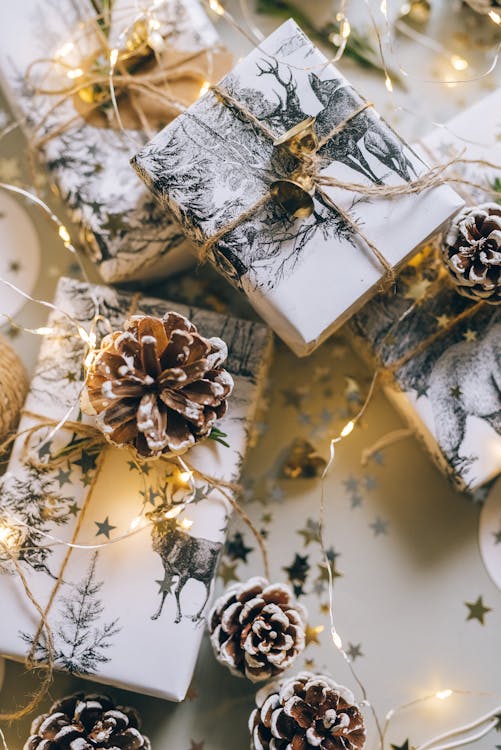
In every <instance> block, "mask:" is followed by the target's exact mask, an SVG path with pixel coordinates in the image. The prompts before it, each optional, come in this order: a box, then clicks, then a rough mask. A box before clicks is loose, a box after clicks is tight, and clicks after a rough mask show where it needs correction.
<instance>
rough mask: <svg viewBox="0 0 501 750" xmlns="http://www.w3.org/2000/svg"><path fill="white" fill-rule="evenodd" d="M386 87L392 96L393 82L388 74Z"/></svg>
mask: <svg viewBox="0 0 501 750" xmlns="http://www.w3.org/2000/svg"><path fill="white" fill-rule="evenodd" d="M384 85H385V86H386V90H387V91H389V92H390V94H391V93H392V92H393V84H392V82H391V78H390V76H389V75H388V73H387V74H386V78H385V82H384Z"/></svg>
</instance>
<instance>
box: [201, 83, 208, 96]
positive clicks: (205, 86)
mask: <svg viewBox="0 0 501 750" xmlns="http://www.w3.org/2000/svg"><path fill="white" fill-rule="evenodd" d="M209 89H210V83H209V81H204V82H203V83H202V85H201V86H200V93H199V96H203V95H204V94H206V93H207V92H208V90H209Z"/></svg>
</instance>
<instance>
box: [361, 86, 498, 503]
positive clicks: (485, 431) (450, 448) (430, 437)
mask: <svg viewBox="0 0 501 750" xmlns="http://www.w3.org/2000/svg"><path fill="white" fill-rule="evenodd" d="M500 112H501V90H499V91H497V92H495V93H493V94H491V95H490V96H488V97H486V98H485V99H483V100H481V101H480V102H478V103H477V104H475V105H473V106H472V107H470V108H468V109H467V110H466V111H465V112H463V113H462V114H460V115H458V116H457V117H454V118H453V119H452V120H451V121H450V122H448V123H447V124H446V126H445V127H440V128H437V129H435V130H434V131H433V132H432V133H430V134H429V135H428V136H427V137H426V138H424V139H423V141H422V142H421V144H418V145H417V148H421V149H422V151H423V153H424V154H425V155H426V156H427V158H429V159H432V160H433V159H435V160H436V161H437V162H439V161H444V160H449V159H452V158H453V157H455V156H457V157H461V158H465V159H468V160H470V159H471V160H485V161H488V162H490V163H492V164H494V165H499V170H496V169H494V168H489V167H486V166H479V165H476V164H461V163H459V164H458V165H457V166H455V167H454V171H455V172H456V173H457V174H458V176H461V177H464V179H465V180H468V181H470V182H473V183H476V184H478V185H479V187H478V188H473V187H471V186H469V185H461V186H460V190H461V193H462V195H463V196H464V198H465V200H466V202H467V204H468V205H476V204H479V203H484V202H486V201H492V200H493V196H492V194H489V193H487V192H486V191H484V190H483V189H482V186H485V187H486V188H488V187H489V186H491V185H492V184H493V183H494V180H495V178H499V177H501V143H500V141H499V127H500V122H501V121H500ZM416 300H417V301H418V304H416ZM474 306H475V302H473V301H471V300H467V299H465V298H464V297H461V296H460V295H459V294H458V293H457V292H456V290H455V288H454V285H453V284H452V282H451V281H450V279H449V276H448V274H447V273H446V272H445V271H444V268H443V266H442V263H441V261H440V260H439V259H438V257H437V255H436V254H432V255H430V256H427V257H425V258H424V259H423V260H422V261H420V262H419V263H415V264H413V266H409V267H408V268H407V269H405V270H404V271H403V272H402V274H401V276H400V277H399V280H398V286H397V293H396V294H393V295H381V296H380V297H378V298H377V299H375V300H374V301H373V302H371V303H370V304H369V305H367V306H366V307H365V308H364V309H363V310H362V311H361V312H360V313H358V314H357V315H356V316H355V317H354V318H353V320H352V322H351V323H350V327H351V330H352V331H353V333H354V334H355V341H356V342H357V344H358V346H359V347H361V349H362V350H363V351H364V352H365V353H366V354H367V356H368V357H369V358H370V360H371V361H372V362H374V363H375V364H376V365H384V366H385V367H386V368H391V367H392V366H394V365H395V362H397V361H399V360H400V358H401V357H406V358H408V357H409V355H412V352H413V351H414V350H416V348H417V347H418V346H421V345H422V343H423V342H424V341H426V339H427V338H428V337H434V336H435V335H436V334H437V333H438V337H437V338H436V340H434V341H433V342H430V345H429V346H428V347H426V348H425V350H424V351H421V352H418V351H416V354H415V356H411V357H410V359H409V361H407V362H406V363H405V364H404V365H402V367H399V368H397V371H396V372H395V373H394V377H393V378H392V380H391V382H389V383H388V381H387V385H386V388H385V390H386V393H387V394H388V397H389V398H390V400H391V401H392V402H393V403H394V404H395V406H396V407H397V409H399V411H401V413H402V414H403V415H404V417H405V418H406V420H407V421H408V423H409V425H410V426H411V427H412V428H413V430H415V432H416V434H417V435H418V436H419V437H420V438H421V440H422V442H423V443H424V444H425V446H426V447H427V449H428V451H429V452H430V454H431V455H432V456H433V458H434V459H435V460H436V462H437V463H438V464H439V466H440V467H441V468H442V469H443V470H444V471H445V472H446V473H447V474H448V475H449V476H450V477H451V478H452V480H453V481H454V482H455V483H456V484H457V485H458V486H459V487H460V488H461V489H469V490H475V489H476V488H478V487H479V486H480V485H482V484H484V483H485V482H487V481H489V480H490V479H492V478H493V477H495V476H496V475H497V474H498V473H499V472H500V471H501V417H500V415H501V398H500V396H499V388H498V387H497V386H495V385H494V384H495V383H497V382H499V380H498V379H499V364H500V362H501V349H500V343H499V342H500V334H499V332H500V331H501V311H500V309H499V307H496V306H494V305H488V304H485V303H484V304H483V305H482V307H481V308H480V309H479V310H477V311H476V312H473V313H472V314H471V315H470V314H468V310H469V309H470V308H474ZM460 313H465V314H466V317H465V319H464V320H461V321H458V322H457V324H456V325H452V326H450V321H451V320H455V318H456V316H457V315H459V314H460ZM441 326H442V327H443V328H442V331H443V335H441V334H440V331H441V328H440V327H441ZM448 326H449V327H448Z"/></svg>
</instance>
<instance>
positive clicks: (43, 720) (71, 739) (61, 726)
mask: <svg viewBox="0 0 501 750" xmlns="http://www.w3.org/2000/svg"><path fill="white" fill-rule="evenodd" d="M139 729H140V720H139V716H138V715H137V713H136V712H135V711H134V709H132V708H124V707H122V706H115V704H114V702H113V701H112V700H111V698H108V697H107V696H104V695H87V696H84V695H83V693H79V694H78V695H71V696H68V697H67V698H63V699H62V700H60V701H57V702H56V703H54V705H53V706H51V708H50V709H49V713H47V714H42V715H41V716H39V717H38V718H37V719H35V720H34V721H33V723H32V725H31V736H30V737H28V739H27V740H26V742H25V744H24V750H95V749H96V748H99V749H101V748H103V749H104V748H113V749H115V748H118V750H140V749H141V748H142V750H150V747H151V745H150V741H149V739H148V738H147V737H145V736H144V735H143V734H141V732H140V731H139Z"/></svg>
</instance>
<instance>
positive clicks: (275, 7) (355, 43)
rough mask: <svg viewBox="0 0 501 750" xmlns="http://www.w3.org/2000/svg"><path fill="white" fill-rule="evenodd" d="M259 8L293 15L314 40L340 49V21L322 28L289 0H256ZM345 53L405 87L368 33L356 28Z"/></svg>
mask: <svg viewBox="0 0 501 750" xmlns="http://www.w3.org/2000/svg"><path fill="white" fill-rule="evenodd" d="M256 11H257V12H258V13H263V14H266V15H270V16H274V17H275V18H279V19H281V20H284V21H285V20H287V19H288V18H292V19H294V21H296V23H297V24H298V25H299V26H301V28H302V29H303V31H305V32H306V34H308V36H310V37H311V38H312V39H314V40H316V41H318V42H320V43H321V44H324V45H326V46H327V47H330V48H334V49H335V50H337V47H336V45H335V44H334V41H333V39H334V38H335V36H336V35H337V34H339V24H338V23H336V22H334V21H330V22H329V23H327V24H325V25H324V26H321V27H319V26H316V25H315V24H314V23H313V21H311V20H310V18H308V16H307V15H306V14H305V13H303V12H302V11H301V10H299V9H298V8H296V7H295V6H294V5H293V4H292V3H291V2H289V0H256ZM344 55H346V57H349V58H350V59H351V60H354V61H355V62H356V63H358V65H360V66H361V67H363V68H366V69H367V70H373V71H376V72H378V73H380V74H382V75H385V74H386V72H388V74H389V76H390V78H391V80H392V82H393V83H395V84H397V85H398V86H400V87H401V88H405V85H404V83H403V81H402V79H401V77H400V76H399V75H398V73H396V72H395V71H394V70H391V69H387V70H386V71H385V69H384V67H383V65H382V64H381V60H380V58H379V56H378V54H377V52H376V50H375V48H374V47H373V45H372V43H371V41H370V39H369V37H368V36H367V35H365V34H360V33H359V32H357V31H355V29H353V28H352V29H351V33H350V36H349V37H348V40H347V43H346V48H345V51H344Z"/></svg>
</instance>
